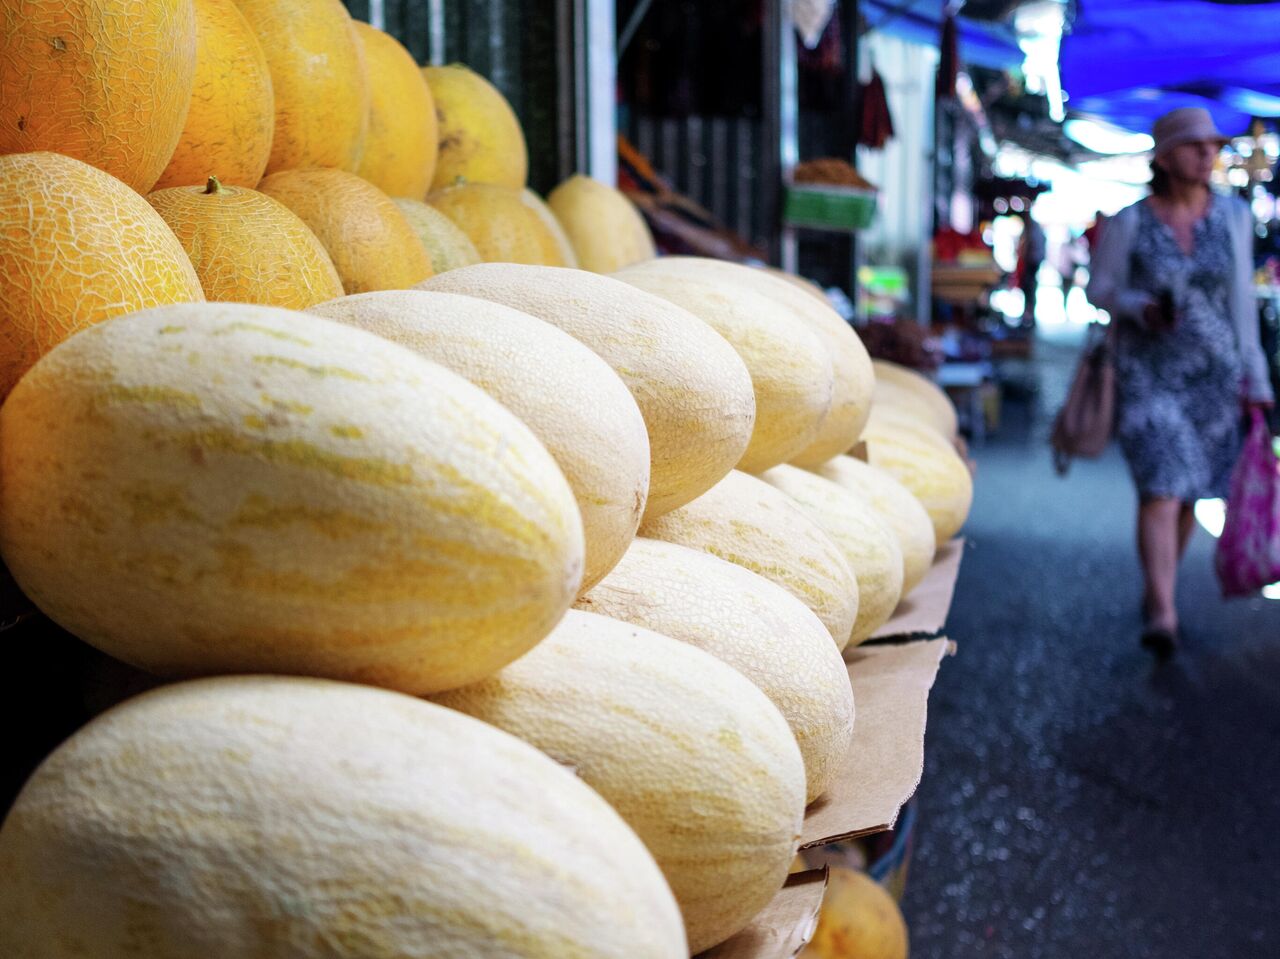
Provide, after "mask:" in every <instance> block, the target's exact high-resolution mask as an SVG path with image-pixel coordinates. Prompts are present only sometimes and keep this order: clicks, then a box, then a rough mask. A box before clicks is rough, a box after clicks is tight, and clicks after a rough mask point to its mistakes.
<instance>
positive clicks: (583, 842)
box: [0, 676, 688, 959]
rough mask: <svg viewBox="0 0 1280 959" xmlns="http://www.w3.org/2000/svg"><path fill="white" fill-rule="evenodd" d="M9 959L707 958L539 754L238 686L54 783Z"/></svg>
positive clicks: (109, 731) (85, 752) (63, 751)
mask: <svg viewBox="0 0 1280 959" xmlns="http://www.w3.org/2000/svg"><path fill="white" fill-rule="evenodd" d="M139 948H144V949H145V953H139V951H138V950H139ZM0 954H2V955H4V956H5V959H127V957H132V956H139V955H142V954H145V955H147V956H150V957H154V959H161V957H164V959H169V957H178V956H190V957H195V956H245V957H248V956H284V955H288V956H290V957H291V959H333V957H335V956H352V957H354V956H374V955H383V956H391V955H396V956H410V955H412V956H415V957H422V959H449V957H456V956H522V957H525V956H527V957H547V959H551V957H553V956H554V957H564V956H593V957H601V959H685V957H687V956H688V949H687V946H686V944H685V940H684V929H683V926H682V923H681V918H680V913H679V910H678V908H677V906H676V903H675V900H674V899H673V898H672V895H671V891H670V889H669V888H668V887H667V884H666V882H665V881H664V879H663V876H662V873H661V872H660V871H659V869H658V867H657V865H656V864H655V863H654V861H653V858H652V856H651V855H650V854H649V853H648V851H647V850H646V849H645V848H644V846H643V844H642V843H641V842H640V840H639V839H638V838H637V837H636V835H635V833H634V832H633V831H632V830H631V829H629V828H628V827H627V825H626V824H625V823H624V822H623V821H622V820H621V819H620V818H619V816H618V814H617V813H615V812H614V811H613V810H612V809H610V808H609V806H608V804H607V803H606V802H605V801H604V800H603V799H601V798H600V797H599V796H598V795H596V794H595V793H594V792H593V791H592V790H591V789H589V788H588V787H587V786H585V785H583V784H582V783H581V782H579V781H578V780H577V778H576V777H575V776H574V775H573V774H572V773H570V772H569V771H568V770H565V769H562V768H560V767H559V766H558V765H557V764H556V763H554V762H553V761H552V760H550V759H548V758H547V757H546V756H544V755H542V754H540V753H539V752H538V751H537V750H535V749H533V748H531V747H530V746H528V745H527V744H526V743H523V742H520V741H519V740H517V739H516V738H515V737H513V736H509V735H507V734H506V733H503V732H500V731H499V730H497V729H494V728H493V727H492V726H487V725H485V724H484V723H481V722H477V721H476V720H474V719H471V718H469V717H467V716H463V715H461V714H459V713H457V712H454V711H452V710H448V709H444V708H442V707H440V706H435V705H432V704H431V703H428V702H423V701H422V700H417V699H413V698H412V697H409V696H403V695H400V694H398V693H392V692H387V691H385V690H380V689H371V688H369V687H367V686H356V685H350V684H346V683H337V682H332V681H329V680H320V679H299V678H291V677H278V676H250V677H238V676H237V677H224V678H218V679H204V680H196V681H193V682H187V683H179V684H177V685H173V686H167V687H164V688H162V689H158V690H155V691H153V692H150V693H146V694H144V695H142V696H139V697H137V698H135V699H132V700H130V701H128V702H126V703H124V704H122V705H120V706H117V707H116V708H115V709H113V710H111V711H110V712H108V713H106V714H104V715H102V716H100V717H98V718H97V719H96V720H94V721H93V722H92V723H90V724H89V725H88V726H86V727H85V728H83V729H81V730H80V731H79V732H78V733H76V734H75V735H74V736H72V738H71V739H70V740H68V741H67V742H66V743H64V744H63V745H62V746H61V747H59V748H58V749H57V751H55V752H54V753H53V755H52V756H50V757H49V758H48V759H47V760H46V761H45V762H44V764H43V765H42V766H41V767H40V768H39V769H38V770H37V771H36V773H35V774H34V775H33V776H32V778H31V779H30V781H29V782H28V783H27V785H26V787H25V788H24V789H23V791H22V793H21V795H20V796H19V797H18V800H17V803H16V805H15V806H14V808H13V810H12V812H11V813H10V814H9V816H8V818H7V819H6V820H5V823H4V827H3V829H0Z"/></svg>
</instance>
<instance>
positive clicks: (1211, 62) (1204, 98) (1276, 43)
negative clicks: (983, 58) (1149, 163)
mask: <svg viewBox="0 0 1280 959" xmlns="http://www.w3.org/2000/svg"><path fill="white" fill-rule="evenodd" d="M1059 69H1060V71H1061V74H1062V86H1063V89H1065V90H1066V92H1067V94H1068V96H1069V97H1070V99H1069V101H1068V106H1069V107H1070V108H1071V109H1072V110H1074V111H1077V112H1080V113H1087V114H1090V115H1093V116H1097V117H1100V118H1102V119H1105V120H1108V121H1110V122H1112V123H1115V124H1117V125H1119V126H1122V127H1126V128H1127V129H1130V130H1137V131H1140V132H1144V133H1145V132H1148V131H1149V130H1150V129H1151V124H1152V123H1153V122H1154V121H1155V119H1156V118H1157V117H1158V116H1160V115H1161V114H1163V113H1165V112H1167V111H1169V110H1172V109H1174V108H1176V107H1181V106H1202V107H1205V108H1207V109H1208V110H1209V111H1210V112H1211V113H1212V114H1213V116H1214V120H1215V121H1216V122H1217V123H1218V126H1219V127H1220V128H1221V129H1222V130H1223V132H1225V133H1231V134H1237V133H1243V132H1244V129H1245V128H1246V127H1247V126H1248V123H1249V119H1250V117H1253V116H1265V117H1272V116H1280V2H1268V3H1218V2H1213V0H1078V2H1077V15H1076V18H1075V22H1074V24H1073V25H1072V27H1071V30H1070V32H1069V33H1067V34H1066V35H1065V36H1064V37H1063V39H1062V48H1061V53H1060V55H1059Z"/></svg>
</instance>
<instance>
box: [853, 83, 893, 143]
mask: <svg viewBox="0 0 1280 959" xmlns="http://www.w3.org/2000/svg"><path fill="white" fill-rule="evenodd" d="M861 93H862V130H861V131H860V133H859V136H858V142H859V143H860V144H862V145H863V146H865V147H870V148H871V149H873V150H883V149H884V145H885V143H886V142H888V141H889V140H890V139H891V138H892V137H893V117H892V116H891V115H890V113H889V98H888V96H887V95H886V94H885V89H884V81H883V80H882V79H880V74H879V73H878V72H876V71H875V70H874V69H873V70H872V71H871V79H870V80H869V81H868V82H867V83H864V84H863V85H862V91H861Z"/></svg>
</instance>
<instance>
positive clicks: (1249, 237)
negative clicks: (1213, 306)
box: [1088, 196, 1273, 402]
mask: <svg viewBox="0 0 1280 959" xmlns="http://www.w3.org/2000/svg"><path fill="white" fill-rule="evenodd" d="M1139 202H1140V203H1143V202H1146V201H1145V200H1143V201H1139ZM1213 202H1214V203H1225V204H1228V209H1227V212H1228V215H1229V217H1230V223H1231V253H1232V261H1233V263H1234V264H1235V274H1234V276H1233V277H1232V282H1231V288H1230V290H1229V294H1230V302H1231V316H1232V319H1233V321H1234V323H1235V328H1236V341H1237V342H1238V343H1239V345H1240V356H1241V359H1242V360H1243V363H1244V377H1245V382H1244V388H1245V395H1246V396H1247V397H1248V398H1249V399H1250V400H1254V401H1256V402H1266V401H1270V400H1271V399H1272V398H1273V397H1272V395H1271V378H1270V375H1269V374H1268V371H1267V358H1266V354H1264V353H1263V352H1262V343H1261V342H1260V340H1259V336H1258V330H1259V324H1258V303H1257V300H1256V299H1255V297H1254V292H1253V249H1252V247H1253V215H1252V214H1251V213H1250V212H1249V208H1248V207H1247V206H1246V205H1245V204H1244V202H1243V201H1240V200H1234V199H1231V198H1229V197H1223V196H1215V197H1214V200H1213ZM1138 206H1139V204H1138V203H1135V204H1133V205H1132V206H1129V207H1126V208H1125V209H1123V210H1121V211H1120V212H1119V213H1117V214H1116V215H1115V216H1114V217H1112V218H1111V219H1110V220H1107V222H1106V223H1104V224H1103V225H1102V230H1101V234H1102V236H1101V238H1100V240H1099V242H1098V249H1097V250H1096V251H1094V253H1093V255H1092V257H1091V259H1090V263H1089V287H1088V296H1089V302H1090V303H1092V304H1093V305H1094V306H1096V307H1099V308H1100V309H1103V310H1106V311H1107V312H1108V313H1110V314H1111V316H1112V317H1113V318H1114V319H1116V320H1121V321H1123V322H1127V323H1133V324H1134V325H1135V326H1138V327H1140V328H1142V329H1146V322H1145V321H1144V320H1143V317H1142V312H1143V310H1144V309H1145V308H1146V307H1147V305H1148V304H1150V303H1153V302H1155V300H1154V298H1153V297H1152V296H1151V295H1150V294H1149V293H1147V292H1146V291H1145V290H1135V289H1134V288H1133V287H1131V286H1130V285H1129V264H1130V262H1131V261H1132V259H1133V244H1134V240H1135V238H1136V237H1137V235H1138Z"/></svg>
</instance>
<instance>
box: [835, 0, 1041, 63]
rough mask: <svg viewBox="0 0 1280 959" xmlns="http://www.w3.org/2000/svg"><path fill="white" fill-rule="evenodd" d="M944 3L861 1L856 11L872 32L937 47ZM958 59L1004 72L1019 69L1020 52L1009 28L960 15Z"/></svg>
mask: <svg viewBox="0 0 1280 959" xmlns="http://www.w3.org/2000/svg"><path fill="white" fill-rule="evenodd" d="M944 2H945V0H913V2H912V3H911V5H910V7H908V8H906V9H902V0H862V3H861V5H860V6H859V10H860V11H861V13H862V16H863V18H864V19H865V20H866V21H867V26H868V27H869V28H870V29H871V31H872V32H878V33H887V34H890V35H891V36H895V37H901V38H902V39H904V40H910V41H911V42H912V43H919V44H924V45H926V46H932V47H936V46H937V45H938V38H939V36H940V35H941V32H942V8H943V5H944ZM956 26H957V28H958V29H957V31H956V32H957V34H958V35H959V40H960V59H961V60H963V61H964V62H965V63H971V64H974V65H975V66H980V67H989V68H991V69H995V70H1007V69H1009V68H1010V67H1020V66H1022V61H1023V59H1024V57H1023V53H1022V49H1021V48H1020V47H1019V46H1018V40H1017V37H1016V36H1015V35H1014V32H1013V30H1012V29H1010V28H1009V27H1006V26H1002V25H1000V24H992V23H978V22H977V21H974V20H966V19H965V17H964V15H963V8H962V9H961V16H960V17H958V18H957V20H956Z"/></svg>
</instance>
